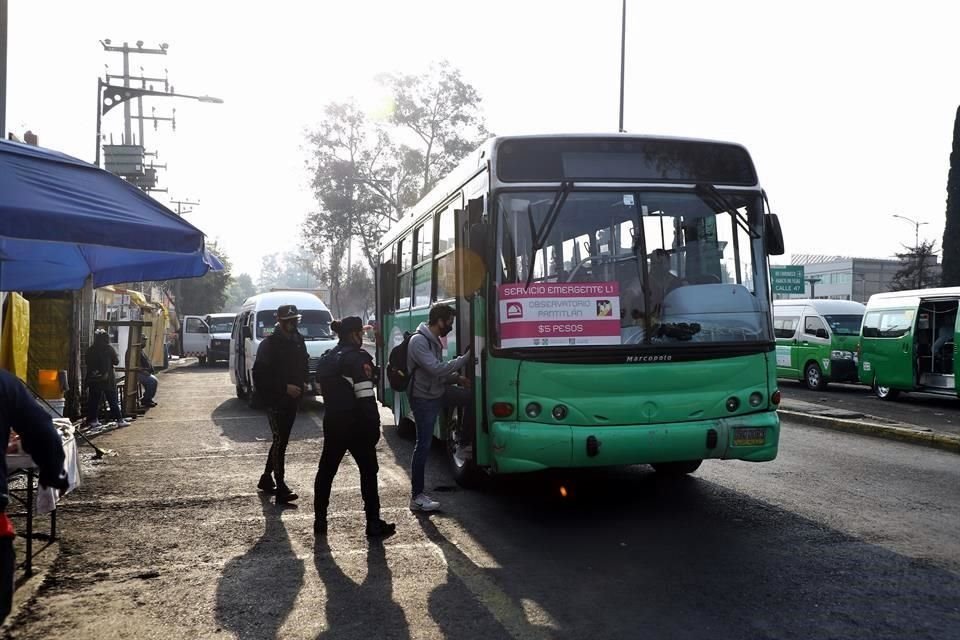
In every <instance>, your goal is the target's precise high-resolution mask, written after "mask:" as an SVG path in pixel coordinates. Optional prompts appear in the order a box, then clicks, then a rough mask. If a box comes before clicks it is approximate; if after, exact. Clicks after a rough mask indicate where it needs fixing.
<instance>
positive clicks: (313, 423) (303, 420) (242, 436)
mask: <svg viewBox="0 0 960 640" xmlns="http://www.w3.org/2000/svg"><path fill="white" fill-rule="evenodd" d="M210 418H211V419H212V420H213V422H214V424H216V425H217V426H218V427H219V428H220V431H221V432H222V433H223V435H224V436H226V437H227V438H229V439H230V440H232V441H234V442H270V441H271V439H272V437H271V435H270V425H269V423H268V422H267V414H266V412H265V411H260V410H254V409H251V408H249V407H248V406H247V403H246V402H244V401H243V400H240V399H239V398H230V399H228V400H224V401H223V402H221V403H220V405H219V406H217V408H216V409H214V410H213V413H212V414H210ZM322 420H323V405H322V404H320V403H317V402H315V401H307V402H306V403H305V404H304V406H302V407H301V408H300V411H299V412H298V413H297V421H296V422H294V423H293V430H292V431H291V432H290V442H296V441H298V440H312V439H315V438H320V437H321V436H322V435H323V431H322V429H321V428H320V425H319V424H318V421H322Z"/></svg>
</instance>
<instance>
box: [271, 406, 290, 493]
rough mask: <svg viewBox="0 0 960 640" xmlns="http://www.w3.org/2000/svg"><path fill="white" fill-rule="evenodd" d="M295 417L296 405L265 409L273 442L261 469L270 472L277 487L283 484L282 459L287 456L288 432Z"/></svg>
mask: <svg viewBox="0 0 960 640" xmlns="http://www.w3.org/2000/svg"><path fill="white" fill-rule="evenodd" d="M296 419H297V409H296V406H293V407H280V408H279V409H267V420H268V421H269V422H270V432H271V433H272V434H273V444H271V445H270V453H269V455H268V456H267V465H266V467H264V469H263V474H264V475H270V474H271V473H272V474H273V478H274V480H276V481H277V486H278V487H282V486H285V484H284V482H283V477H284V460H285V458H286V456H287V444H288V443H289V442H290V432H291V431H292V430H293V423H294V421H295V420H296Z"/></svg>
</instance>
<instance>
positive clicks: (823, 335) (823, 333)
mask: <svg viewBox="0 0 960 640" xmlns="http://www.w3.org/2000/svg"><path fill="white" fill-rule="evenodd" d="M816 335H817V337H818V338H823V339H824V340H826V339H827V338H829V337H830V336H828V335H827V330H826V329H817V334H816Z"/></svg>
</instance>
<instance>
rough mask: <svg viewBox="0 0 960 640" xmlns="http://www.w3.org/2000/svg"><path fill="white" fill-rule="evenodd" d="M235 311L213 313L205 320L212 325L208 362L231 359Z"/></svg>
mask: <svg viewBox="0 0 960 640" xmlns="http://www.w3.org/2000/svg"><path fill="white" fill-rule="evenodd" d="M236 318H237V314H235V313H211V314H210V315H208V316H207V317H206V318H204V320H206V322H207V326H208V327H210V346H209V347H207V364H211V365H212V364H213V363H214V362H218V361H223V362H227V361H229V360H230V334H231V333H233V322H234V320H236Z"/></svg>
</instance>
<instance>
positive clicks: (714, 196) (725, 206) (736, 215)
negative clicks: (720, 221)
mask: <svg viewBox="0 0 960 640" xmlns="http://www.w3.org/2000/svg"><path fill="white" fill-rule="evenodd" d="M697 192H698V195H700V196H706V197H707V198H709V199H711V200H713V201H714V204H719V205H720V207H719V208H720V209H722V210H723V211H726V212H727V213H728V214H730V216H732V217H733V219H734V221H736V223H737V226H738V227H740V229H741V230H742V231H743V232H744V233H746V234H747V235H748V236H750V238H751V239H752V240H758V239H759V238H760V234H759V233H757V232H756V231H754V230H753V229H751V228H750V221H749V220H747V218H746V217H745V216H744V215H743V214H741V213H740V212H739V211H737V209H736V208H735V207H734V206H733V205H732V204H731V203H730V201H729V200H727V199H726V197H724V195H723V194H722V193H720V190H719V189H717V188H716V187H715V186H713V185H712V184H707V183H700V184H698V185H697Z"/></svg>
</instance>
